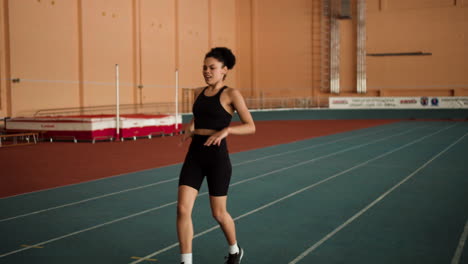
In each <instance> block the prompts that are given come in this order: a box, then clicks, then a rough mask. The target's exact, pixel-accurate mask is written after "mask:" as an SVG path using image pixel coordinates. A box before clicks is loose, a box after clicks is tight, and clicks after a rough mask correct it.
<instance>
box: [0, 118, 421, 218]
mask: <svg viewBox="0 0 468 264" xmlns="http://www.w3.org/2000/svg"><path fill="white" fill-rule="evenodd" d="M418 128H420V127H417V128H414V129H412V130H415V129H418ZM384 131H386V130H379V131H377V132H376V131H373V132H370V133H366V134H361V135H354V136H349V137H345V138H340V139H337V140H333V141H329V142H324V143H320V144H316V145H313V146H309V147H304V148H300V149H295V150H290V151H285V152H281V153H277V154H273V155H268V156H264V157H261V158H258V159H253V160H248V161H243V162H239V163H236V164H233V166H240V165H244V164H248V163H252V162H256V161H260V160H265V159H269V158H273V157H278V156H282V155H287V154H291V153H294V152H299V151H304V150H308V149H313V148H318V147H321V146H326V145H330V144H333V143H336V142H340V141H344V140H348V139H352V138H355V137H364V136H368V135H371V134H376V133H380V132H384ZM178 179H179V177H174V178H171V179H168V180H163V181H159V182H155V183H151V184H147V185H142V186H138V187H134V188H129V189H125V190H121V191H117V192H112V193H108V194H104V195H100V196H95V197H91V198H87V199H83V200H79V201H76V202H72V203H67V204H62V205H58V206H54V207H49V208H46V209H41V210H37V211H34V212H30V213H26V214H21V215H16V216H12V217H8V218H4V219H0V223H1V222H5V221H10V220H14V219H18V218H23V217H27V216H31V215H36V214H40V213H45V212H48V211H52V210H57V209H60V208H64V207H69V206H73V205H77V204H82V203H86V202H90V201H94V200H98V199H101V198H105V197H109V196H113V195H118V194H122V193H126V192H131V191H136V190H140V189H144V188H148V187H152V186H156V185H160V184H163V183H168V182H173V181H177V180H178Z"/></svg>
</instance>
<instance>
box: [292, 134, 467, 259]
mask: <svg viewBox="0 0 468 264" xmlns="http://www.w3.org/2000/svg"><path fill="white" fill-rule="evenodd" d="M467 135H468V133H466V134H465V135H463V136H462V137H460V138H459V139H458V140H456V141H455V142H453V143H452V144H450V145H449V146H448V147H446V148H445V149H444V150H442V151H441V152H439V153H438V154H437V155H435V156H433V157H432V158H431V159H430V160H428V161H426V162H425V163H424V164H423V165H422V166H421V167H419V168H417V169H416V170H415V171H413V172H412V173H411V174H410V175H408V176H407V177H406V178H404V179H403V180H401V181H400V182H399V183H397V184H396V185H394V186H393V187H392V188H390V189H389V190H388V191H386V192H385V193H383V194H382V195H380V196H379V197H378V198H377V199H375V200H374V201H373V202H372V203H370V204H369V205H367V206H366V207H364V208H363V209H362V210H361V211H359V212H358V213H356V214H355V215H353V216H352V217H351V218H349V219H348V220H347V221H346V222H344V223H343V224H341V225H340V226H338V227H337V228H335V230H333V231H332V232H330V233H328V234H327V235H326V236H324V237H323V238H322V239H320V240H319V241H318V242H317V243H315V244H314V245H312V246H311V247H310V248H308V249H307V250H305V251H304V252H302V253H301V254H300V255H299V256H297V257H296V258H295V259H294V260H292V261H291V262H289V264H296V263H298V262H299V261H301V260H302V259H303V258H305V257H306V256H307V255H308V254H310V253H311V252H313V251H314V250H315V249H317V248H318V247H320V245H322V244H323V243H325V242H326V241H327V240H328V239H330V238H331V237H333V236H334V235H335V234H336V233H338V232H339V231H341V230H342V229H343V228H345V227H346V226H348V225H349V224H350V223H352V222H353V221H354V220H356V219H357V218H358V217H360V216H361V215H363V214H364V213H365V212H367V211H368V210H369V209H370V208H372V207H373V206H374V205H376V204H377V203H379V202H380V201H382V200H383V199H384V198H385V197H386V196H387V195H389V194H390V193H392V192H393V191H394V190H395V189H397V188H398V187H400V185H402V184H403V183H405V182H407V181H408V180H409V179H411V178H412V177H413V176H414V175H416V174H417V173H418V172H419V171H421V170H422V169H424V168H425V167H426V166H427V165H429V164H430V163H431V162H433V161H434V160H435V159H437V158H438V157H440V156H441V155H442V154H444V153H445V152H447V151H448V150H449V149H451V148H452V147H453V146H455V145H456V144H457V143H458V142H460V141H461V140H462V139H463V138H464V137H466V136H467Z"/></svg>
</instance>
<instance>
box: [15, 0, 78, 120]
mask: <svg viewBox="0 0 468 264" xmlns="http://www.w3.org/2000/svg"><path fill="white" fill-rule="evenodd" d="M76 10H77V9H76V2H75V1H67V0H56V1H41V2H39V1H32V0H17V1H9V18H10V49H11V50H10V56H11V76H12V78H20V79H23V81H22V82H20V83H17V84H12V88H11V89H12V112H13V113H12V115H13V116H15V115H22V114H24V113H26V112H30V111H33V110H37V109H43V108H58V107H76V106H78V105H79V100H78V85H77V83H76V81H77V79H78V76H77V73H78V69H77V68H78V63H77V61H78V58H77V44H78V40H77V24H76V21H77V11H76ZM58 80H60V81H65V82H55V81H58ZM70 81H71V82H75V83H70Z"/></svg>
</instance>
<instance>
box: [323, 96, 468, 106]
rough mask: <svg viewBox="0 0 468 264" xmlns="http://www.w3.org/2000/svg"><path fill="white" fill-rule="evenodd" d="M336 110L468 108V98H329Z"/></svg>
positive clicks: (330, 104)
mask: <svg viewBox="0 0 468 264" xmlns="http://www.w3.org/2000/svg"><path fill="white" fill-rule="evenodd" d="M328 100H329V106H330V108H334V109H392V108H399V109H442V108H445V109H447V108H468V96H457V97H455V96H453V97H425V96H423V97H329V99H328Z"/></svg>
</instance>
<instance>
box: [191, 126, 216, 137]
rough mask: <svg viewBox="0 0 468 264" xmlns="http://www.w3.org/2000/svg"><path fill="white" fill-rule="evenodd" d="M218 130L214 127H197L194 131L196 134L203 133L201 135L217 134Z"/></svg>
mask: <svg viewBox="0 0 468 264" xmlns="http://www.w3.org/2000/svg"><path fill="white" fill-rule="evenodd" d="M216 132H218V131H217V130H214V129H204V128H202V129H195V130H194V131H193V133H194V134H196V135H201V136H211V135H213V134H215V133H216Z"/></svg>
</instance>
